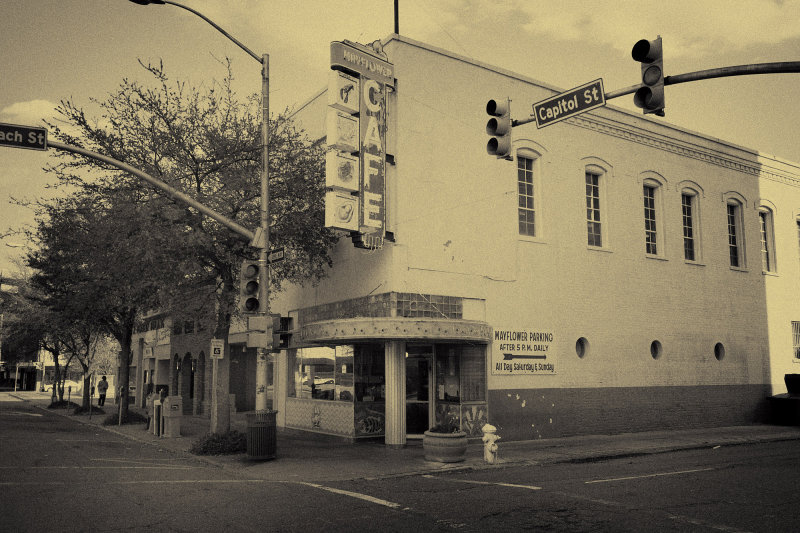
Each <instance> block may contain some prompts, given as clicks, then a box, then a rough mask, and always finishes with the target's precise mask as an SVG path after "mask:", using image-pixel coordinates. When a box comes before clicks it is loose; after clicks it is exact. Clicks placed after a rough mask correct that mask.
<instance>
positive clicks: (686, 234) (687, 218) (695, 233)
mask: <svg viewBox="0 0 800 533" xmlns="http://www.w3.org/2000/svg"><path fill="white" fill-rule="evenodd" d="M681 225H682V227H683V259H684V260H686V261H695V262H696V261H700V260H701V253H702V249H701V248H700V194H699V193H698V191H697V189H695V188H693V187H684V188H683V189H681Z"/></svg>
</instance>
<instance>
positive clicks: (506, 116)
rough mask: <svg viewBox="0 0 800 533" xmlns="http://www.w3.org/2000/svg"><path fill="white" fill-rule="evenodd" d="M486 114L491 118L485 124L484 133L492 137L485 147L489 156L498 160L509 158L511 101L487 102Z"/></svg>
mask: <svg viewBox="0 0 800 533" xmlns="http://www.w3.org/2000/svg"><path fill="white" fill-rule="evenodd" d="M486 112H487V113H488V114H489V115H491V116H492V118H490V119H489V122H487V123H486V133H488V134H489V135H491V136H492V138H491V139H489V142H488V144H487V145H486V151H487V152H489V155H494V156H497V158H498V159H501V158H502V159H512V157H511V100H509V99H508V98H506V99H505V100H489V101H488V102H487V103H486Z"/></svg>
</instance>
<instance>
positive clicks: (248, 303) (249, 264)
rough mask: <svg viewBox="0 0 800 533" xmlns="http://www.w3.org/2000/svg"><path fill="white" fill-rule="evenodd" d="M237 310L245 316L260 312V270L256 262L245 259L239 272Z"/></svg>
mask: <svg viewBox="0 0 800 533" xmlns="http://www.w3.org/2000/svg"><path fill="white" fill-rule="evenodd" d="M239 278H240V280H239V310H240V311H241V312H242V313H243V314H245V315H253V314H257V313H259V312H260V311H261V268H260V267H259V265H258V261H251V260H248V259H245V260H244V261H242V269H241V271H240V272H239Z"/></svg>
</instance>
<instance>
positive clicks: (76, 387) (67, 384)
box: [44, 379, 83, 393]
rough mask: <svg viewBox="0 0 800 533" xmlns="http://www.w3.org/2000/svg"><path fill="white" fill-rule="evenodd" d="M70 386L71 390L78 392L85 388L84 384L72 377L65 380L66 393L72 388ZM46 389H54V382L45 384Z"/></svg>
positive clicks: (47, 390)
mask: <svg viewBox="0 0 800 533" xmlns="http://www.w3.org/2000/svg"><path fill="white" fill-rule="evenodd" d="M69 387H72V390H71V392H78V391H79V390H81V389H82V388H83V384H81V383H78V382H77V381H72V380H71V379H68V380H66V381H65V382H64V392H65V393H66V392H67V391H69V390H70V389H69ZM44 390H45V391H46V392H50V391H52V390H53V384H52V383H50V384H49V385H45V386H44Z"/></svg>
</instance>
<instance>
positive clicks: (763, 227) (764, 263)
mask: <svg viewBox="0 0 800 533" xmlns="http://www.w3.org/2000/svg"><path fill="white" fill-rule="evenodd" d="M774 220H775V217H774V211H773V210H772V209H771V208H770V207H769V206H767V205H764V204H763V203H762V205H761V206H759V208H758V222H759V232H760V235H761V270H762V271H763V272H773V273H774V272H776V271H777V262H776V261H775V227H774Z"/></svg>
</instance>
